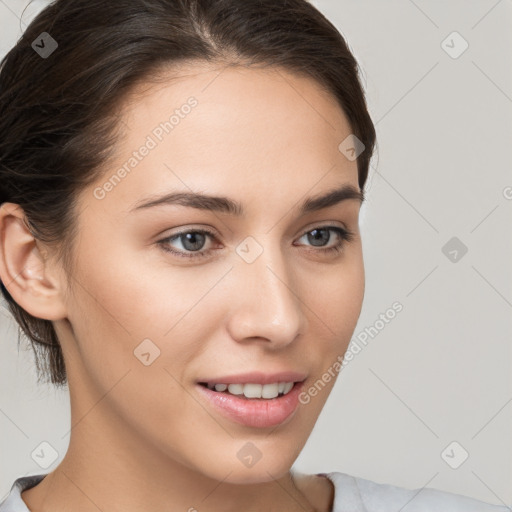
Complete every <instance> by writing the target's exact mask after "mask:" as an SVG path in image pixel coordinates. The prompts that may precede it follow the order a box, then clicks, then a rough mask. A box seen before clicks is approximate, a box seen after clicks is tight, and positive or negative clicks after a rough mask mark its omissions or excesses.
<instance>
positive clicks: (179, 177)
mask: <svg viewBox="0 0 512 512" xmlns="http://www.w3.org/2000/svg"><path fill="white" fill-rule="evenodd" d="M120 114H121V124H122V126H121V128H122V136H121V137H120V139H119V143H118V145H117V147H116V156H115V160H114V162H113V164H112V163H111V164H110V167H109V170H108V171H107V172H106V173H105V174H104V176H103V177H102V179H101V180H100V185H101V183H105V180H108V179H109V177H110V176H112V175H113V174H114V173H115V172H116V170H118V169H119V168H120V167H121V166H124V167H125V169H126V170H127V171H128V172H125V173H122V174H124V175H125V176H124V177H123V178H122V180H121V181H120V182H119V183H117V184H116V185H115V187H114V188H115V190H113V191H111V192H109V196H107V198H106V199H108V200H109V201H116V200H123V201H125V202H126V203H127V204H126V211H128V210H129V208H130V206H132V204H133V202H134V201H136V200H137V199H138V198H140V197H141V196H142V195H144V194H145V193H147V194H151V193H158V192H163V191H166V190H173V189H177V188H179V189H180V190H187V189H188V191H192V190H198V189H200V190H201V191H208V192H211V193H218V194H219V195H232V196H237V197H239V198H241V197H242V196H243V197H245V198H246V199H247V201H248V202H251V200H261V195H262V194H264V195H265V197H268V198H269V199H270V198H271V197H273V196H275V195H277V194H279V195H280V197H281V201H282V200H283V186H286V191H287V193H288V194H289V195H290V197H292V196H297V197H301V196H302V195H304V194H305V193H306V192H307V191H308V190H312V188H313V187H314V186H315V183H318V188H316V189H315V190H312V192H313V193H318V192H319V191H322V190H327V189H330V188H332V186H334V185H339V184H340V183H348V182H350V183H353V184H354V185H356V186H357V183H358V182H357V164H356V162H355V161H349V160H347V158H346V157H345V156H344V155H343V154H342V153H341V152H340V151H339V149H338V146H339V144H340V143H341V142H342V141H343V140H344V139H345V138H346V137H347V136H348V135H350V133H351V127H350V124H349V122H348V120H347V118H346V116H345V114H344V112H343V111H342V109H341V107H340V106H339V104H338V102H337V101H336V99H335V98H334V97H333V96H332V95H331V94H330V93H328V92H327V91H325V90H324V89H323V88H322V87H321V86H320V85H319V84H318V83H317V82H316V81H314V80H313V79H311V78H309V77H303V76H298V75H295V74H293V73H291V72H289V71H287V70H284V69H281V68H252V67H251V68H249V67H246V66H223V65H219V64H217V65H216V66H212V65H207V64H202V63H201V64H199V63H198V64H193V65H192V64H189V65H187V66H181V67H180V68H172V69H169V70H167V71H166V72H165V73H161V74H160V76H159V81H158V82H152V81H149V82H143V83H140V84H139V85H138V86H137V88H135V89H134V90H133V91H132V93H131V94H130V95H129V97H128V98H127V100H126V101H125V103H124V105H123V108H122V110H121V112H120ZM143 146H146V147H149V148H150V149H149V150H148V151H144V153H145V155H144V156H143V157H141V155H140V154H139V155H138V156H137V157H135V156H134V152H139V153H141V152H140V151H138V150H139V149H140V148H142V147H143ZM134 159H136V160H137V161H136V162H135V161H133V160H134ZM130 160H132V162H131V164H133V165H130V164H129V165H126V164H127V163H128V162H129V161H130ZM321 181H322V183H320V182H321ZM95 185H96V186H97V185H98V183H96V184H95ZM220 192H222V194H220ZM253 193H254V194H253ZM244 202H245V201H244ZM128 203H129V204H128Z"/></svg>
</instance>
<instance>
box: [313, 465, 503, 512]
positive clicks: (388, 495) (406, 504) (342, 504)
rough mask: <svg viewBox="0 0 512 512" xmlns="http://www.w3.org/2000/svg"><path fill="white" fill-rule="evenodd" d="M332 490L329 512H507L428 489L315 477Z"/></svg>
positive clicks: (342, 476)
mask: <svg viewBox="0 0 512 512" xmlns="http://www.w3.org/2000/svg"><path fill="white" fill-rule="evenodd" d="M319 475H322V476H326V477H327V478H329V480H331V481H332V483H333V484H334V487H335V494H334V504H333V509H332V512H344V511H345V510H350V511H353V512H389V510H402V511H403V512H431V511H433V510H435V511H436V512H437V511H438V512H505V511H507V512H509V511H510V508H509V507H507V506H504V505H503V506H500V505H491V504H489V503H484V502H482V501H479V500H476V499H473V498H469V497H467V496H462V495H460V494H454V493H450V492H446V491H440V490H437V489H432V488H429V487H427V488H418V489H406V488H403V487H397V486H394V485H389V484H383V483H377V482H373V481H371V480H366V479H364V478H359V477H354V476H351V475H347V474H345V473H340V472H331V473H319Z"/></svg>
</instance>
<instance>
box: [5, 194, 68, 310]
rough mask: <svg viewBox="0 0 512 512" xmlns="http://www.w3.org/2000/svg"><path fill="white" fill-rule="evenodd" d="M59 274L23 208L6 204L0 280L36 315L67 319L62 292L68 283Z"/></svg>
mask: <svg viewBox="0 0 512 512" xmlns="http://www.w3.org/2000/svg"><path fill="white" fill-rule="evenodd" d="M52 271H53V272H54V273H52ZM57 274H58V273H57V271H56V269H55V268H54V267H52V266H51V265H50V260H49V259H48V258H47V256H46V252H45V251H44V246H43V244H42V243H41V242H40V241H39V240H36V238H34V236H33V235H32V234H31V232H30V230H29V229H28V227H27V224H26V220H25V213H24V211H23V209H22V208H21V207H20V206H19V205H17V204H14V203H7V202H6V203H2V205H0V279H1V280H2V283H3V284H4V286H5V287H6V288H7V291H8V292H9V293H10V295H11V297H12V298H13V299H14V301H15V302H16V303H17V304H18V305H19V306H21V307H22V308H23V309H24V310H25V311H26V312H27V313H30V314H31V315H32V316H34V317H36V318H42V319H44V320H60V319H62V318H66V316H67V313H66V307H65V302H64V300H63V295H62V290H63V286H64V284H65V283H64V282H63V281H62V276H61V278H60V279H59V278H58V277H57Z"/></svg>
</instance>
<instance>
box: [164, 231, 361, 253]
mask: <svg viewBox="0 0 512 512" xmlns="http://www.w3.org/2000/svg"><path fill="white" fill-rule="evenodd" d="M315 230H329V231H335V232H336V233H338V235H339V236H340V241H339V242H338V243H337V244H336V245H334V246H333V247H329V248H327V249H322V248H320V249H318V252H321V253H324V254H333V253H336V252H340V251H341V249H342V248H343V247H344V246H345V243H349V242H351V241H352V240H353V239H354V236H355V235H354V233H353V232H352V231H349V230H348V229H345V228H340V227H339V226H319V227H316V228H313V229H310V230H308V231H305V232H304V233H302V235H301V236H300V238H302V237H303V236H304V235H307V234H308V233H311V232H312V231H315ZM189 233H200V234H202V235H209V236H211V237H212V238H213V239H216V236H215V234H214V233H212V232H211V231H208V230H207V229H189V230H187V231H181V232H180V233H176V234H174V235H172V236H168V237H166V238H163V239H162V240H159V241H158V242H157V244H158V245H160V247H161V248H162V250H164V251H166V252H170V253H172V254H175V255H176V256H179V257H183V258H205V257H207V256H208V253H209V252H210V251H211V250H212V249H210V250H206V251H189V254H187V253H183V252H182V251H175V250H174V249H170V248H169V245H168V243H169V242H172V241H174V240H176V239H178V238H179V237H180V236H182V235H186V234H189Z"/></svg>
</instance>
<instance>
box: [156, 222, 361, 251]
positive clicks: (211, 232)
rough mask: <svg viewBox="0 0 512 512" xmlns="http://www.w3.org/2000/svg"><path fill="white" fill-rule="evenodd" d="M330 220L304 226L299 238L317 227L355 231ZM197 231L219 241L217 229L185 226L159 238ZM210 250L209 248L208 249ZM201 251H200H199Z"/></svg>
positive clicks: (173, 237) (164, 239)
mask: <svg viewBox="0 0 512 512" xmlns="http://www.w3.org/2000/svg"><path fill="white" fill-rule="evenodd" d="M330 222H333V221H326V222H324V223H323V224H315V225H313V226H310V227H308V228H304V229H303V230H302V231H301V232H300V234H299V235H298V238H302V237H303V236H304V235H306V234H307V233H310V232H311V231H313V230H315V229H327V230H329V231H335V228H338V229H342V230H344V231H346V232H347V233H348V234H349V236H350V235H352V234H353V233H352V232H351V230H350V229H349V228H348V227H346V226H345V225H343V226H338V225H335V224H330ZM197 232H200V233H203V234H204V235H206V236H207V237H209V238H211V239H213V240H212V242H213V241H214V240H217V241H218V236H217V234H216V233H215V230H213V229H210V228H201V227H196V228H195V227H189V228H185V229H183V230H181V231H178V232H177V233H172V234H170V235H167V236H165V237H163V238H161V239H160V240H159V242H165V241H169V240H170V239H175V240H177V239H179V237H180V236H181V235H185V234H187V233H197ZM336 233H337V234H338V236H340V233H339V232H337V231H336ZM207 250H208V249H207ZM198 252H200V251H198Z"/></svg>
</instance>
